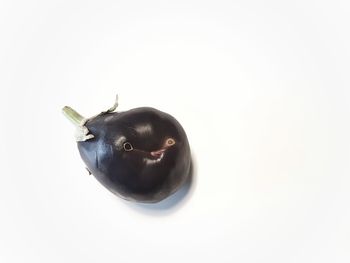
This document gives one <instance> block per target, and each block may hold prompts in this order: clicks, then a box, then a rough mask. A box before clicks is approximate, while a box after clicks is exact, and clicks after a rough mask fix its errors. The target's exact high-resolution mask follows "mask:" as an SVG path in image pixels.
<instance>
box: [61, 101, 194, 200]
mask: <svg viewBox="0 0 350 263" xmlns="http://www.w3.org/2000/svg"><path fill="white" fill-rule="evenodd" d="M117 107H118V97H117V98H116V101H115V103H114V105H113V106H112V107H111V108H109V109H108V110H106V111H103V112H101V113H100V114H98V115H96V116H93V117H91V118H84V117H83V116H82V115H80V114H79V113H78V112H76V111H75V110H73V109H72V108H71V107H68V106H65V107H64V108H63V109H62V111H63V113H64V115H65V116H66V117H67V118H68V119H69V120H70V121H71V122H72V123H73V124H74V125H75V127H76V135H75V139H76V141H77V145H78V149H79V152H80V156H81V158H82V159H83V161H84V162H85V165H86V166H87V169H88V171H89V173H91V174H93V175H94V177H95V178H96V179H97V180H98V181H99V182H100V183H101V184H102V185H104V186H105V187H106V188H107V189H108V190H110V191H111V192H112V193H114V194H116V195H117V196H119V197H121V198H123V199H126V200H129V201H136V202H143V203H156V202H159V201H161V200H163V199H165V198H167V197H168V196H170V195H171V194H173V193H175V192H176V191H177V190H178V189H179V188H181V186H183V185H184V184H185V182H186V181H187V179H188V177H189V176H190V169H191V167H190V166H191V151H190V146H189V142H188V139H187V136H186V133H185V130H184V129H183V127H182V126H181V124H180V123H179V122H178V121H177V120H176V119H175V118H174V117H172V116H171V115H169V114H167V113H165V112H162V111H160V110H157V109H154V108H150V107H140V108H135V109H131V110H128V111H121V112H118V111H115V110H116V109H117Z"/></svg>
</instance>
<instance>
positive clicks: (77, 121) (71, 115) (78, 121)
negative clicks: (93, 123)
mask: <svg viewBox="0 0 350 263" xmlns="http://www.w3.org/2000/svg"><path fill="white" fill-rule="evenodd" d="M62 112H63V114H64V115H65V116H66V117H67V119H68V120H70V121H71V122H72V123H73V124H74V125H75V126H81V125H84V124H85V121H86V119H85V118H84V117H83V116H81V115H80V114H79V113H78V112H76V111H75V110H73V109H72V108H71V107H68V106H64V107H63V109H62Z"/></svg>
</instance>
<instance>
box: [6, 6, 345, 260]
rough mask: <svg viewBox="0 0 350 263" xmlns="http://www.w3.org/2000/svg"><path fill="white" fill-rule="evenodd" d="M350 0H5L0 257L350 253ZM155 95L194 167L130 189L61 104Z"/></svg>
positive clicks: (132, 100) (128, 101) (93, 104)
mask: <svg viewBox="0 0 350 263" xmlns="http://www.w3.org/2000/svg"><path fill="white" fill-rule="evenodd" d="M349 8H350V6H349V4H348V1H337V0H336V1H311V0H306V1H305V0H302V1H301V0H300V1H299V0H297V1H273V0H267V1H243V0H238V1H194V0H191V1H189V0H186V1H95V2H93V1H62V0H60V1H24V0H23V1H1V2H0V33H1V34H0V38H1V41H0V72H1V73H0V89H1V94H0V95H1V96H0V97H1V98H0V100H1V101H0V102H1V103H0V110H1V124H0V125H1V126H0V135H1V147H0V157H1V158H0V160H1V177H0V178H1V181H0V209H1V210H0V262H6V263H12V262H60V263H61V262H85V263H89V262H126V263H128V262H152V263H157V262H240V263H245V262H268V263H271V262H276V263H277V262H298V263H299V262H308V263H309V262H317V263H319V262H350V250H349V247H350V223H349V222H350V208H349V201H350V191H349V188H350V162H349V161H350V118H349V113H350V104H349V99H350V89H349V87H350V85H349V84H350V80H349V70H350V67H349V59H350V50H349V47H350V37H349V25H350V17H349ZM116 93H118V94H119V98H120V108H119V110H128V109H130V108H133V107H139V106H152V107H156V108H158V109H161V110H163V111H166V112H168V113H171V114H172V115H174V116H175V117H176V118H177V119H178V120H179V121H180V122H181V123H182V124H183V126H184V128H185V129H186V131H187V133H188V137H189V140H190V143H191V147H192V151H193V158H194V163H195V170H194V182H193V184H192V186H191V188H190V189H189V191H188V189H187V190H186V189H185V190H182V191H181V192H180V193H178V194H177V195H175V197H172V198H171V199H170V201H169V200H167V201H166V202H165V203H162V204H158V205H155V206H141V205H135V204H129V203H127V202H125V201H122V200H121V199H119V198H118V197H115V196H113V195H112V194H111V193H109V192H108V191H107V190H106V189H104V188H103V187H102V186H101V185H100V184H99V183H98V182H97V181H96V180H95V179H94V177H93V176H88V175H87V172H86V171H85V168H84V167H85V166H84V164H83V162H82V160H81V159H80V156H79V153H78V150H77V148H76V144H75V141H74V138H73V135H74V131H73V130H74V129H73V126H72V125H71V124H70V123H69V122H68V121H67V120H66V119H65V118H64V117H63V115H62V114H61V108H62V107H63V106H64V105H70V106H72V107H74V108H76V109H77V110H78V111H79V112H81V113H82V114H83V115H85V116H87V117H88V116H92V115H94V114H96V113H98V112H100V111H101V110H105V109H106V108H108V107H109V106H111V104H113V101H114V96H115V94H116Z"/></svg>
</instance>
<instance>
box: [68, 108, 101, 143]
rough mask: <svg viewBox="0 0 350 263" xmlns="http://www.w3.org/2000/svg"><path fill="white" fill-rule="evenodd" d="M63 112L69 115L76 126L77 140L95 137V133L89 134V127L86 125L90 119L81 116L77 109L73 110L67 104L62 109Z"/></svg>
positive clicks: (82, 140) (69, 118) (81, 140)
mask: <svg viewBox="0 0 350 263" xmlns="http://www.w3.org/2000/svg"><path fill="white" fill-rule="evenodd" d="M62 112H63V114H64V115H65V116H66V117H67V119H68V120H70V121H71V123H73V124H74V126H75V127H76V132H75V140H76V141H77V142H84V141H87V140H89V139H92V138H94V135H93V134H89V133H90V131H89V129H88V128H87V127H86V126H85V124H86V122H87V121H88V119H86V118H84V117H83V116H81V115H80V114H79V113H78V112H77V111H75V110H73V109H72V108H71V107H69V106H65V107H63V109H62Z"/></svg>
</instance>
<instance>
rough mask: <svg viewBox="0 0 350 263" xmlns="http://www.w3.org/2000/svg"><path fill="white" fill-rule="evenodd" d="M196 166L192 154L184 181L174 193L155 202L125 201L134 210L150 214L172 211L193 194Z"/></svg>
mask: <svg viewBox="0 0 350 263" xmlns="http://www.w3.org/2000/svg"><path fill="white" fill-rule="evenodd" d="M196 176H197V167H196V162H195V158H194V155H193V154H192V156H191V168H190V173H189V176H188V179H187V181H186V183H185V184H184V185H183V186H182V187H181V188H180V189H179V190H178V191H177V192H175V193H174V194H172V195H171V196H169V197H167V198H166V199H164V200H163V201H160V202H159V203H155V204H146V203H131V202H128V201H125V204H127V205H128V206H129V207H130V208H132V209H134V210H135V211H137V212H139V213H142V214H148V215H152V216H163V215H168V214H171V213H174V212H175V211H177V210H178V209H180V208H181V207H182V206H184V205H185V204H186V203H187V202H188V201H189V199H190V197H191V196H192V194H193V191H194V188H195V185H196Z"/></svg>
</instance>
